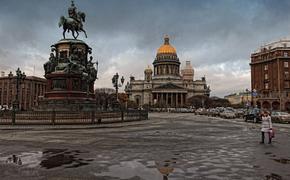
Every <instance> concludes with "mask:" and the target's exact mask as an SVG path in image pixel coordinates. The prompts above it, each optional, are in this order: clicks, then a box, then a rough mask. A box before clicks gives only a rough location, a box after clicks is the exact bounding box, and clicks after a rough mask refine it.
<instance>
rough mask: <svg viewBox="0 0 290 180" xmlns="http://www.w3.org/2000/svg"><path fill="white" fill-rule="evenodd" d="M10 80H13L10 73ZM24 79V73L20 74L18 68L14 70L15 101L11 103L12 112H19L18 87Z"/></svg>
mask: <svg viewBox="0 0 290 180" xmlns="http://www.w3.org/2000/svg"><path fill="white" fill-rule="evenodd" d="M8 76H9V77H10V78H13V74H12V72H11V71H10V73H9V75H8ZM25 78H26V75H25V73H24V72H21V70H20V69H19V68H18V69H17V70H16V97H15V100H14V101H13V103H12V104H13V105H12V107H13V110H14V111H18V110H19V87H20V85H21V83H22V81H24V79H25Z"/></svg>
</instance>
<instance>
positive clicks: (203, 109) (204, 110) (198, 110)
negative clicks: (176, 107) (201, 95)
mask: <svg viewBox="0 0 290 180" xmlns="http://www.w3.org/2000/svg"><path fill="white" fill-rule="evenodd" d="M195 114H197V115H207V114H208V112H207V110H206V109H205V108H198V109H197V110H196V111H195Z"/></svg>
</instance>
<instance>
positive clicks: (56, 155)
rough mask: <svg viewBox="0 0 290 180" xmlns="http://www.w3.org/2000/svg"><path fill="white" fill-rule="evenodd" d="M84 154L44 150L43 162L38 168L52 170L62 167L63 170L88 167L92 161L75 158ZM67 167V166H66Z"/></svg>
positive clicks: (75, 151) (63, 150) (64, 150)
mask: <svg viewBox="0 0 290 180" xmlns="http://www.w3.org/2000/svg"><path fill="white" fill-rule="evenodd" d="M82 153H85V152H81V151H79V150H74V151H68V150H67V149H46V150H45V151H43V160H42V161H41V162H40V166H41V167H44V168H46V169H52V168H56V167H60V166H63V165H67V166H65V168H77V167H80V166H85V165H88V164H89V162H90V161H93V159H82V158H78V157H77V156H78V155H80V154H82ZM68 165H69V166H68Z"/></svg>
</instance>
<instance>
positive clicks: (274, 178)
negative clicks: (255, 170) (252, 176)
mask: <svg viewBox="0 0 290 180" xmlns="http://www.w3.org/2000/svg"><path fill="white" fill-rule="evenodd" d="M265 177H266V180H283V178H282V176H280V175H278V174H275V173H272V174H270V175H267V176H265Z"/></svg>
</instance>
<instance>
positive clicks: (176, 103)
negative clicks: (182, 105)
mask: <svg viewBox="0 0 290 180" xmlns="http://www.w3.org/2000/svg"><path fill="white" fill-rule="evenodd" d="M175 107H178V93H175Z"/></svg>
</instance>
